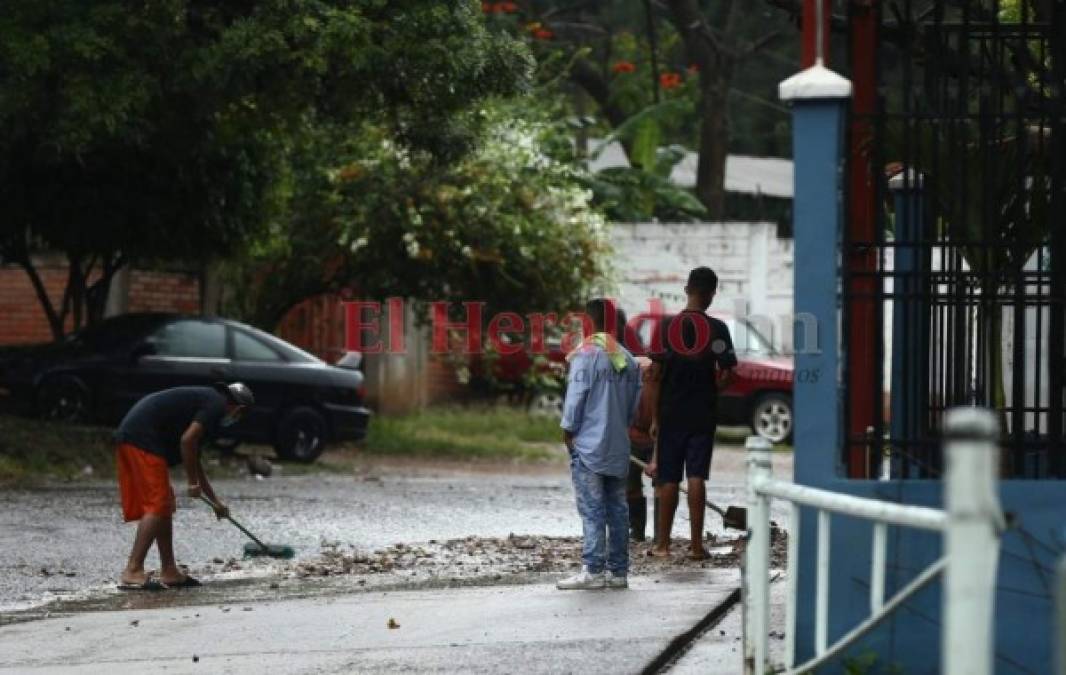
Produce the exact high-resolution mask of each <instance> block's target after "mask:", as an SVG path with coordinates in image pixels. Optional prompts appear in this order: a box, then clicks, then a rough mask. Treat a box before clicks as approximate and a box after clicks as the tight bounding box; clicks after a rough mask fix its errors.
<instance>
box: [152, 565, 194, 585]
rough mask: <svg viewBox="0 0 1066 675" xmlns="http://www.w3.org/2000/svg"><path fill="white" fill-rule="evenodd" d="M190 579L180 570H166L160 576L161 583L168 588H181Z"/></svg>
mask: <svg viewBox="0 0 1066 675" xmlns="http://www.w3.org/2000/svg"><path fill="white" fill-rule="evenodd" d="M188 579H189V575H188V574H185V573H184V572H182V571H181V570H180V569H178V568H176V567H175V568H174V569H165V570H163V571H162V572H161V573H160V575H159V581H161V582H163V583H164V584H166V585H167V586H180V585H182V584H184V583H185V582H186V581H187V580H188Z"/></svg>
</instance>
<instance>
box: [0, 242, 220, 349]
mask: <svg viewBox="0 0 1066 675" xmlns="http://www.w3.org/2000/svg"><path fill="white" fill-rule="evenodd" d="M37 272H38V274H39V275H40V276H41V280H42V281H43V282H44V285H45V288H46V289H47V290H48V295H49V297H50V298H51V299H52V302H53V303H55V304H56V305H58V304H60V303H61V302H62V300H63V291H64V289H66V284H67V268H66V265H64V264H62V263H61V262H53V261H49V260H46V261H42V262H40V263H38V265H37ZM126 311H128V312H179V313H183V314H199V313H200V282H199V277H198V275H196V274H194V273H188V272H165V271H164V272H159V271H147V270H131V271H130V273H129V286H128V297H127V299H126ZM71 326H72V321H71V320H70V318H69V317H68V319H67V329H68V330H69V329H70V328H71ZM51 340H52V331H51V329H50V328H49V327H48V319H47V318H46V317H45V313H44V309H42V308H41V304H40V302H38V300H37V295H36V294H35V293H34V291H33V285H32V284H31V283H30V278H29V277H28V276H27V275H26V272H25V271H24V270H23V269H22V268H21V267H16V266H13V265H0V345H14V344H26V343H34V342H50V341H51Z"/></svg>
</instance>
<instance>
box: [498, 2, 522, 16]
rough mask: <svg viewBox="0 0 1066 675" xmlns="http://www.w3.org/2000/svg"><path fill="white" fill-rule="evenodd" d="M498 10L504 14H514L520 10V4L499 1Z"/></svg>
mask: <svg viewBox="0 0 1066 675" xmlns="http://www.w3.org/2000/svg"><path fill="white" fill-rule="evenodd" d="M496 11H497V12H503V13H504V14H514V13H515V12H517V11H518V5H516V4H515V3H513V2H497V3H496Z"/></svg>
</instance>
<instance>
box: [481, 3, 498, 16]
mask: <svg viewBox="0 0 1066 675" xmlns="http://www.w3.org/2000/svg"><path fill="white" fill-rule="evenodd" d="M481 11H482V12H484V13H486V14H492V13H493V12H495V11H496V9H495V5H493V4H492V3H491V2H483V3H481Z"/></svg>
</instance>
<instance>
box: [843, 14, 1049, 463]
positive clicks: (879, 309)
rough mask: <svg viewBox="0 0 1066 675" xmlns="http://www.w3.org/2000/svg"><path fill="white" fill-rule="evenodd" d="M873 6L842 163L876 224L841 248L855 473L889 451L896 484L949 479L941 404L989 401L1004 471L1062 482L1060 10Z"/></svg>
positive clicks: (854, 230) (851, 229)
mask: <svg viewBox="0 0 1066 675" xmlns="http://www.w3.org/2000/svg"><path fill="white" fill-rule="evenodd" d="M849 4H850V5H852V6H856V5H861V4H863V3H849ZM875 4H876V5H877V6H878V7H879V9H878V10H877V11H878V12H880V14H879V15H878V17H877V21H878V25H879V38H878V40H877V41H876V62H877V68H876V72H877V89H876V91H877V97H876V106H875V107H874V109H872V110H869V111H862V110H859V111H858V112H856V113H855V115H854V116H853V124H852V126H851V135H850V143H851V144H852V152H851V153H850V155H849V157H850V160H849V163H850V166H849V167H848V171H849V173H850V174H851V175H853V176H856V175H857V176H858V177H859V181H858V184H860V185H861V184H862V178H863V177H866V178H868V180H869V182H870V183H871V184H872V185H871V188H872V189H871V190H869V191H868V192H864V191H863V190H861V189H855V187H854V186H855V185H856V184H857V183H856V181H851V182H850V185H852V189H851V190H850V192H849V195H848V198H849V199H851V200H856V199H866V200H873V207H872V208H871V209H870V210H869V213H870V217H871V218H872V219H873V226H872V227H870V228H863V227H856V226H855V223H854V222H852V223H850V224H849V226H848V227H847V228H846V235H845V241H844V244H843V246H844V250H843V253H844V256H845V259H846V260H849V261H851V263H850V264H848V265H846V266H845V267H846V271H845V275H844V278H843V284H842V293H843V298H842V304H843V307H844V316H843V319H844V320H843V326H844V339H845V343H846V344H847V345H848V350H847V357H846V360H845V379H846V381H847V383H848V395H847V398H846V403H845V416H846V419H847V427H846V428H847V429H848V435H847V447H846V448H845V458H846V460H847V461H848V462H849V469H850V471H849V473H850V474H851V475H852V476H856V475H865V476H872V475H874V474H876V473H878V472H879V471H878V469H877V468H875V467H879V466H880V458H881V455H882V453H887V454H888V456H889V457H890V459H891V461H890V463H889V464H890V468H889V473H890V475H891V476H892V477H898V478H930V477H937V476H940V474H941V472H942V469H943V458H942V455H941V452H940V444H939V440H938V438H937V433H936V430H937V429H938V428H939V426H940V421H941V418H942V416H943V413H944V411H945V410H946V409H947V408H949V407H951V406H954V405H982V406H987V407H990V408H992V409H994V410H995V411H997V413H998V414H999V416H1000V422H1001V427H1002V430H1003V432H1002V433H1003V434H1004V437H1003V439H1002V443H1003V446H1004V448H1005V452H1004V454H1003V459H1002V466H1001V467H1000V468H1001V472H1002V475H1004V476H1013V477H1026V478H1064V477H1066V433H1064V418H1066V405H1064V389H1063V387H1064V384H1066V383H1064V374H1066V223H1064V222H1063V218H1064V217H1066V106H1064V101H1066V3H1063V2H1061V1H1055V2H1044V3H1039V2H1038V3H1028V2H1019V3H1011V4H1009V5H1008V4H1006V3H1004V4H1003V5H1002V6H1001V4H1000V3H999V2H996V1H994V0H981V1H977V0H968V1H960V0H953V1H948V0H935V1H927V2H919V1H918V0H914V1H913V2H912V1H909V0H899V1H896V2H889V3H875ZM1034 7H1039V8H1040V9H1033V8H1034ZM853 65H854V63H853ZM856 77H857V76H856ZM856 86H857V87H858V86H859V81H858V80H856ZM857 107H860V108H861V106H857ZM861 212H862V209H855V208H849V214H855V213H861ZM855 261H858V262H857V263H856V262H855ZM864 389H865V391H864ZM886 392H887V400H886V399H885V396H886ZM857 462H859V463H865V466H864V467H856V466H854V465H855V464H856V463H857Z"/></svg>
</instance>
